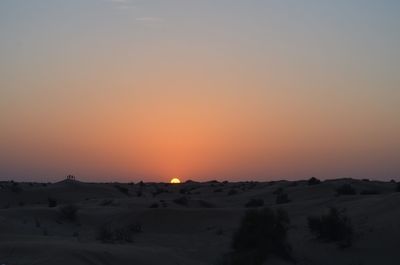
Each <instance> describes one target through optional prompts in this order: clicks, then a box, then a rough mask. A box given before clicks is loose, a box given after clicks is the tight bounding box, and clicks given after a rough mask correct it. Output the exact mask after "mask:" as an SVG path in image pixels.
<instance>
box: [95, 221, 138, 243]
mask: <svg viewBox="0 0 400 265" xmlns="http://www.w3.org/2000/svg"><path fill="white" fill-rule="evenodd" d="M141 231H142V227H141V225H139V224H132V225H128V226H118V227H113V226H112V225H111V224H105V225H102V226H101V227H100V228H99V229H98V230H97V236H96V239H97V240H100V241H101V242H103V243H124V242H132V241H133V240H132V238H133V234H136V233H139V232H141Z"/></svg>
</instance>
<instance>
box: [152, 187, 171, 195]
mask: <svg viewBox="0 0 400 265" xmlns="http://www.w3.org/2000/svg"><path fill="white" fill-rule="evenodd" d="M161 193H168V190H167V189H163V188H157V189H156V190H155V191H154V192H153V197H155V196H157V195H159V194H161Z"/></svg>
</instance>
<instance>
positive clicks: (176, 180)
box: [170, 178, 181, 184]
mask: <svg viewBox="0 0 400 265" xmlns="http://www.w3.org/2000/svg"><path fill="white" fill-rule="evenodd" d="M170 182H171V184H179V183H181V181H180V179H178V178H173V179H171V181H170Z"/></svg>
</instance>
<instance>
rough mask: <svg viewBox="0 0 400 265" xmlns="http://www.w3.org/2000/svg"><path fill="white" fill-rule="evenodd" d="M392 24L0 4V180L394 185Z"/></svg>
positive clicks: (192, 5) (254, 7) (383, 17)
mask: <svg viewBox="0 0 400 265" xmlns="http://www.w3.org/2000/svg"><path fill="white" fill-rule="evenodd" d="M399 14H400V1H396V0H393V1H390V0H387V1H385V0H380V1H375V0H374V1H372V0H371V1H368V0H359V1H352V0H335V1H327V0H326V1H325V0H309V1H300V0H293V1H282V0H279V1H278V0H276V1H261V0H212V1H211V0H197V1H196V0H79V1H78V0H64V1H61V0H59V1H55V0H35V1H33V0H32V1H22V0H0V126H1V127H0V129H1V130H0V136H1V137H0V179H4V180H8V179H15V180H36V181H48V180H49V181H55V180H60V179H62V178H63V177H64V176H65V175H67V174H74V175H76V176H77V178H78V179H82V180H91V181H114V180H115V181H138V180H141V179H143V180H147V181H168V180H169V179H170V178H171V177H172V176H180V177H182V178H183V179H194V180H209V179H220V180H223V179H229V180H272V179H301V178H308V177H310V176H316V177H319V178H335V177H356V178H376V179H391V178H397V179H400V16H399Z"/></svg>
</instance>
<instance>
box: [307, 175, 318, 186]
mask: <svg viewBox="0 0 400 265" xmlns="http://www.w3.org/2000/svg"><path fill="white" fill-rule="evenodd" d="M307 183H308V185H317V184H320V183H321V181H320V180H319V179H317V178H315V177H311V178H310V179H309V180H308V181H307Z"/></svg>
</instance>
